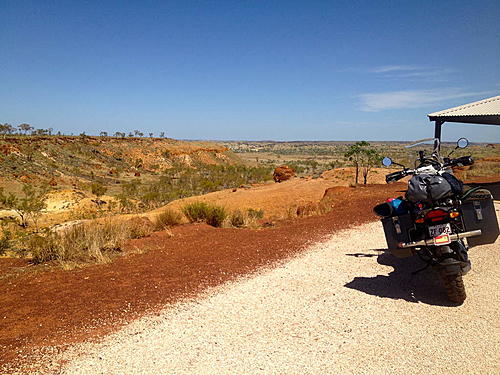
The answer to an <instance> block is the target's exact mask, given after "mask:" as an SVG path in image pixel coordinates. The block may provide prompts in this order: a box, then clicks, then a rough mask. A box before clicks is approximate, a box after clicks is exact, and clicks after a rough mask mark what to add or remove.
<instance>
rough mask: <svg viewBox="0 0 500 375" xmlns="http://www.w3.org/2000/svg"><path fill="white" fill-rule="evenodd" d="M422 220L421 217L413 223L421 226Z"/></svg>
mask: <svg viewBox="0 0 500 375" xmlns="http://www.w3.org/2000/svg"><path fill="white" fill-rule="evenodd" d="M424 221H425V220H424V218H423V217H419V218H418V219H417V220H415V223H417V224H422V223H423V222H424Z"/></svg>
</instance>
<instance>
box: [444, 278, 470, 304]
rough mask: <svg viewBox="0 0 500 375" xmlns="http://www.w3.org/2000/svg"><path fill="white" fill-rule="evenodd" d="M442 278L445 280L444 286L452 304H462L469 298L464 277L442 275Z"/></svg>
mask: <svg viewBox="0 0 500 375" xmlns="http://www.w3.org/2000/svg"><path fill="white" fill-rule="evenodd" d="M441 278H442V279H443V284H444V287H445V289H446V294H447V295H448V299H449V300H450V301H452V302H455V303H458V304H462V303H463V302H464V301H465V299H466V298H467V294H466V293H465V285H464V281H463V279H462V275H461V274H455V275H441Z"/></svg>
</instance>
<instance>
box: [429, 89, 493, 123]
mask: <svg viewBox="0 0 500 375" xmlns="http://www.w3.org/2000/svg"><path fill="white" fill-rule="evenodd" d="M427 116H429V120H430V121H442V122H463V123H472V124H488V125H500V96H494V97H492V98H488V99H483V100H480V101H477V102H473V103H469V104H464V105H461V106H458V107H453V108H449V109H445V110H443V111H439V112H434V113H430V114H428V115H427Z"/></svg>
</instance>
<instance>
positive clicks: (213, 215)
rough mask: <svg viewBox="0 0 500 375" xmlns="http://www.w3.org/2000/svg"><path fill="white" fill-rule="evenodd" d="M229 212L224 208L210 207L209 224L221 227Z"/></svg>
mask: <svg viewBox="0 0 500 375" xmlns="http://www.w3.org/2000/svg"><path fill="white" fill-rule="evenodd" d="M227 216H228V215H227V211H226V209H225V208H224V207H220V206H210V209H209V210H208V215H207V220H206V221H207V224H208V225H211V226H213V227H221V226H222V224H223V223H224V220H226V218H227Z"/></svg>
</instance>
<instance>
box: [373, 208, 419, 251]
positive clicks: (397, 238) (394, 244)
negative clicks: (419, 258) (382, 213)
mask: <svg viewBox="0 0 500 375" xmlns="http://www.w3.org/2000/svg"><path fill="white" fill-rule="evenodd" d="M381 221H382V225H383V227H384V232H385V239H386V241H387V247H388V249H389V251H390V252H391V254H393V255H395V256H397V257H400V258H404V257H408V256H411V255H413V253H412V251H411V250H410V249H401V248H399V247H398V244H399V243H400V242H410V241H411V239H410V230H411V229H412V228H413V227H414V224H413V221H412V220H411V217H410V215H408V214H407V215H400V216H391V217H386V218H383V219H382V220H381Z"/></svg>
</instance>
